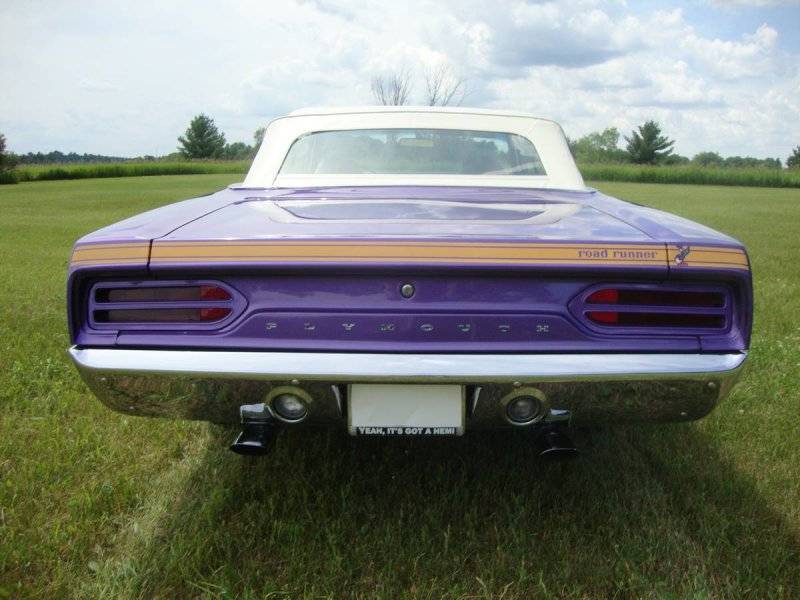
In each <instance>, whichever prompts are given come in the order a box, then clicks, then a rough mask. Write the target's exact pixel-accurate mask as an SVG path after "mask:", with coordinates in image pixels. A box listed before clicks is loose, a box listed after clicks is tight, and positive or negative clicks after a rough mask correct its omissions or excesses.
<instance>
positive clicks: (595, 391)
mask: <svg viewBox="0 0 800 600" xmlns="http://www.w3.org/2000/svg"><path fill="white" fill-rule="evenodd" d="M69 352H70V355H71V356H72V359H73V360H74V362H75V364H76V366H77V367H78V370H79V371H80V373H81V376H82V377H83V379H84V381H86V383H87V385H88V386H89V387H90V388H91V389H92V391H93V392H94V393H95V394H96V395H97V397H98V398H99V399H100V400H101V401H102V402H104V403H105V404H106V405H107V406H109V407H110V408H112V409H114V410H118V411H120V412H124V413H128V414H135V415H148V416H171V417H178V418H188V419H200V420H208V421H214V422H223V423H224V422H230V423H235V422H238V420H239V412H238V409H239V406H240V405H242V404H251V403H257V402H263V401H264V398H265V397H267V396H268V395H269V394H270V392H271V391H272V390H274V389H276V388H278V387H281V386H296V387H300V388H302V389H303V390H304V391H305V392H306V393H307V394H308V396H309V397H310V398H311V399H312V401H311V403H310V408H309V417H308V419H307V421H308V422H310V423H319V424H323V423H341V424H342V425H344V423H346V419H345V415H344V410H346V409H345V406H344V404H345V402H344V401H343V395H344V393H345V390H346V387H347V384H350V383H363V382H386V383H460V384H463V385H469V386H472V387H471V388H470V392H471V393H470V394H469V395H468V398H467V402H468V406H467V413H468V420H467V428H470V427H496V426H504V425H509V423H508V422H507V421H506V420H505V418H504V416H503V410H502V405H503V403H502V400H503V399H504V398H505V397H506V396H508V394H510V393H513V391H514V390H515V389H520V388H530V387H535V388H536V389H537V390H539V392H540V393H542V394H544V396H545V397H546V398H547V403H548V405H549V407H550V408H551V409H558V410H565V411H569V413H570V414H571V415H572V420H573V421H574V422H600V421H606V422H608V421H612V422H622V421H681V420H692V419H697V418H700V417H702V416H704V415H706V414H708V413H709V412H710V411H711V410H712V409H713V408H714V406H715V405H716V404H717V402H718V401H719V400H720V399H721V398H723V397H724V396H725V395H727V393H728V392H729V391H730V388H731V387H732V386H733V384H734V383H735V381H736V378H737V377H738V375H739V371H740V369H741V367H742V364H743V363H744V361H745V359H746V356H747V355H746V354H745V353H731V354H496V355H487V354H354V353H304V352H226V351H198V350H127V349H116V348H112V349H107V348H82V349H81V348H75V347H73V348H70V350H69Z"/></svg>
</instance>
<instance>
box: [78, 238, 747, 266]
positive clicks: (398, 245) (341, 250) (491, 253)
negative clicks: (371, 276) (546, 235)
mask: <svg viewBox="0 0 800 600" xmlns="http://www.w3.org/2000/svg"><path fill="white" fill-rule="evenodd" d="M148 258H149V261H150V264H152V265H165V264H207V263H228V264H237V263H265V262H269V263H330V262H333V263H354V264H357V263H361V264H424V263H428V264H489V265H491V264H506V265H545V264H549V265H563V266H607V267H666V266H670V267H672V268H676V269H686V268H704V269H709V268H711V269H715V268H716V269H741V270H749V268H750V265H749V262H748V260H747V255H746V254H745V252H744V250H742V249H741V248H729V247H722V246H694V245H693V246H681V245H669V246H665V245H661V244H598V243H587V244H573V243H564V244H559V243H551V242H537V243H500V242H498V243H491V242H480V243H464V242H418V243H411V242H361V241H337V242H324V243H323V242H314V241H310V240H309V241H263V242H252V241H203V242H172V241H155V242H153V244H152V247H151V245H150V243H149V242H119V243H113V242H107V243H88V244H79V245H76V246H75V248H74V250H73V252H72V257H71V258H70V266H71V267H73V268H74V267H87V266H105V265H109V266H110V265H145V264H147V262H148Z"/></svg>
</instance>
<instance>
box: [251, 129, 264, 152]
mask: <svg viewBox="0 0 800 600" xmlns="http://www.w3.org/2000/svg"><path fill="white" fill-rule="evenodd" d="M266 132H267V128H266V127H259V128H258V129H256V130H255V132H253V141H254V142H255V149H256V151H257V150H258V149H259V148H260V147H261V144H262V143H263V142H264V134H265V133H266Z"/></svg>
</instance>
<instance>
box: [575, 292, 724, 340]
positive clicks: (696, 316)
mask: <svg viewBox="0 0 800 600" xmlns="http://www.w3.org/2000/svg"><path fill="white" fill-rule="evenodd" d="M573 309H577V310H578V311H579V312H580V313H581V315H582V316H583V317H584V318H585V319H586V320H587V321H588V322H589V323H591V324H592V325H595V326H599V327H602V328H619V329H624V328H633V329H644V328H652V329H659V328H660V329H662V330H666V329H671V330H676V329H677V330H680V329H717V330H718V329H722V328H724V327H726V326H727V324H728V311H729V310H730V308H729V306H728V294H727V292H726V291H724V290H723V289H722V288H720V289H718V290H715V289H711V290H704V289H674V288H673V289H670V288H658V287H645V286H641V285H638V286H635V285H631V286H629V287H625V286H624V285H620V286H619V287H617V286H614V287H611V286H609V287H603V288H600V289H595V290H593V291H592V292H590V293H589V294H588V295H586V296H585V297H584V298H583V300H576V302H575V303H574V304H573Z"/></svg>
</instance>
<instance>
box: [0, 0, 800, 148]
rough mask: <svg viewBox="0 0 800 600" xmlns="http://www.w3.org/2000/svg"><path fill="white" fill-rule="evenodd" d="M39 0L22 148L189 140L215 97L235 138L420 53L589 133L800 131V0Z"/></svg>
mask: <svg viewBox="0 0 800 600" xmlns="http://www.w3.org/2000/svg"><path fill="white" fill-rule="evenodd" d="M486 6H487V3H486V2H485V1H484V0H480V1H479V0H461V1H459V2H444V1H441V0H436V1H433V0H407V1H405V2H402V3H387V2H383V1H379V0H358V1H356V0H341V1H336V0H295V1H290V0H286V1H276V2H265V1H263V0H262V1H258V0H230V1H228V2H225V3H216V2H204V1H202V0H194V1H189V0H163V1H162V2H160V3H158V5H157V8H156V5H150V6H147V5H143V4H142V3H132V2H115V1H114V0H106V1H99V0H85V1H83V2H58V1H44V0H29V1H28V2H15V3H10V2H6V3H3V5H2V6H0V76H2V79H0V81H2V86H1V87H0V132H2V133H4V134H5V135H6V137H7V139H8V143H9V146H10V147H11V149H12V150H14V151H16V152H28V151H39V150H41V151H49V150H54V149H59V150H62V151H77V152H91V153H103V154H114V155H121V156H136V155H142V154H163V153H168V152H171V151H172V150H174V148H175V144H176V138H177V136H178V135H180V134H181V133H182V132H183V130H184V129H185V128H186V125H187V124H188V121H189V120H190V118H191V117H192V116H193V115H195V114H197V113H199V112H205V113H207V114H209V115H211V116H212V117H214V118H215V120H216V121H217V123H218V125H219V126H220V128H221V129H222V130H223V131H224V132H225V134H226V136H227V138H228V140H229V141H239V140H241V141H247V142H249V141H251V139H252V133H253V131H254V130H255V129H256V128H257V127H259V126H262V125H264V124H266V123H267V122H268V121H269V120H270V119H271V118H273V117H275V116H279V115H281V114H285V113H286V112H288V111H290V110H293V109H295V108H300V107H303V106H319V105H348V106H349V105H358V104H369V103H372V98H371V94H370V86H369V83H370V79H371V77H372V76H374V75H377V74H385V73H390V72H391V71H393V70H395V69H397V68H400V67H402V68H405V69H407V70H408V71H409V72H411V73H412V74H413V76H414V77H415V80H416V84H415V87H414V90H413V92H414V93H413V95H412V97H413V98H414V99H416V100H417V101H420V100H421V96H422V92H423V87H424V85H423V83H422V75H423V73H424V71H425V69H432V68H436V67H437V66H438V65H446V66H447V68H448V69H449V70H450V72H451V73H453V74H455V75H457V76H459V77H462V78H464V79H465V80H466V82H467V88H468V94H467V96H466V98H465V100H464V102H463V104H464V105H466V106H480V107H489V108H510V109H516V110H524V111H528V112H532V113H535V114H537V115H540V116H544V117H549V118H553V119H555V120H557V121H559V122H561V123H562V125H563V126H564V129H565V130H566V131H567V133H568V134H569V135H570V136H573V137H577V136H580V135H583V134H585V133H588V132H590V131H595V130H599V129H603V128H605V127H608V126H616V127H618V128H619V129H620V130H621V131H622V132H623V133H627V132H629V131H630V129H631V128H632V127H634V126H635V125H637V124H639V123H641V122H643V121H644V120H646V119H650V118H652V119H656V120H657V121H659V122H660V123H661V124H662V126H663V128H664V130H665V132H666V133H667V134H668V135H669V136H671V137H673V138H675V139H676V140H677V144H676V150H677V151H678V152H680V153H682V154H686V155H689V156H691V155H692V154H694V153H696V152H699V151H701V150H716V151H719V152H721V153H722V154H725V155H729V154H742V155H745V154H746V155H754V156H762V157H764V156H778V157H781V158H783V159H785V157H786V156H787V155H788V154H789V153H790V151H791V148H792V147H794V146H796V145H798V144H800V0H793V1H779V0H776V1H770V0H727V1H723V0H679V1H671V2H670V1H667V2H656V1H655V0H642V1H639V2H633V1H629V2H625V1H623V0H562V1H559V2H547V1H536V2H514V1H506V0H496V1H495V2H493V3H491V9H490V10H487V9H486Z"/></svg>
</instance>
